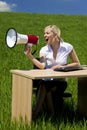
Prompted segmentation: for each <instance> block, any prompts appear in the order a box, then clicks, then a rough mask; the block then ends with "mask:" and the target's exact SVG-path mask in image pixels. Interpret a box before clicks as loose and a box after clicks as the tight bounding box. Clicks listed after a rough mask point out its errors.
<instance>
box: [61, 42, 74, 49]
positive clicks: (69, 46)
mask: <svg viewBox="0 0 87 130" xmlns="http://www.w3.org/2000/svg"><path fill="white" fill-rule="evenodd" d="M60 45H61V46H62V47H65V48H73V45H72V44H70V43H68V42H65V41H62V42H61V43H60Z"/></svg>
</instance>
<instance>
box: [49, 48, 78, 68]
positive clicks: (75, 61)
mask: <svg viewBox="0 0 87 130" xmlns="http://www.w3.org/2000/svg"><path fill="white" fill-rule="evenodd" d="M69 56H70V58H71V60H72V63H70V64H67V65H60V64H58V65H55V66H53V67H52V68H51V69H56V68H60V67H66V66H78V65H80V61H79V59H78V57H77V54H76V52H75V50H74V49H73V50H72V51H71V53H70V54H69Z"/></svg>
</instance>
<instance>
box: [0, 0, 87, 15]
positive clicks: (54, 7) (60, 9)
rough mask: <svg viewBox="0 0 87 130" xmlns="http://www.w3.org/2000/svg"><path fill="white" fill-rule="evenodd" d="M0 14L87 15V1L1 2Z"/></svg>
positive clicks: (27, 0)
mask: <svg viewBox="0 0 87 130" xmlns="http://www.w3.org/2000/svg"><path fill="white" fill-rule="evenodd" d="M0 12H29V13H48V14H75V15H87V0H0Z"/></svg>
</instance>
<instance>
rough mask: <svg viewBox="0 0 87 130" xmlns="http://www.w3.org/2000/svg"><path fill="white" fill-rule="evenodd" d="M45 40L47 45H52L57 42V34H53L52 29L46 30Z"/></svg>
mask: <svg viewBox="0 0 87 130" xmlns="http://www.w3.org/2000/svg"><path fill="white" fill-rule="evenodd" d="M44 38H45V40H46V43H47V44H52V43H53V42H54V41H55V34H54V33H53V32H52V29H51V28H47V29H45V31H44Z"/></svg>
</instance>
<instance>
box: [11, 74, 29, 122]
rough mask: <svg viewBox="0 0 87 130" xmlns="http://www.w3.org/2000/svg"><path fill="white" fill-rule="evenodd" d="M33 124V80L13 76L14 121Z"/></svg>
mask: <svg viewBox="0 0 87 130" xmlns="http://www.w3.org/2000/svg"><path fill="white" fill-rule="evenodd" d="M20 117H21V118H22V119H23V121H28V122H29V123H31V120H32V79H28V78H25V77H22V76H19V75H16V74H13V80H12V120H13V119H15V120H17V121H19V119H20Z"/></svg>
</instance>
